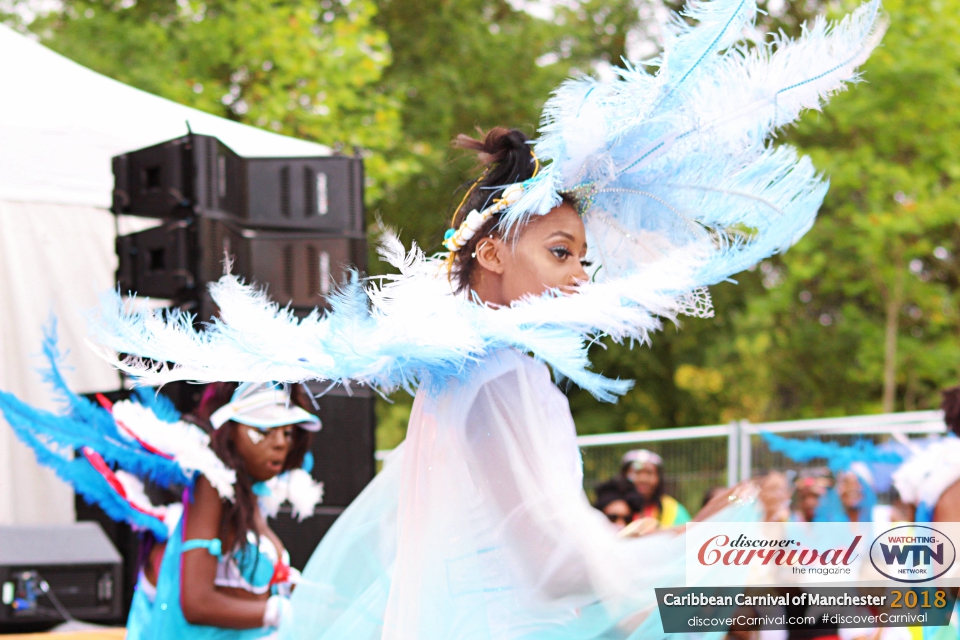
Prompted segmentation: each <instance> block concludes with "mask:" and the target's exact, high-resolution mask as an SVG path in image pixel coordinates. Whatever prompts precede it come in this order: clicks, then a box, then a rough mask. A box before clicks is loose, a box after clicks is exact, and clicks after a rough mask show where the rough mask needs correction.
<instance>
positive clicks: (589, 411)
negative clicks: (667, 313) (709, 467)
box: [571, 0, 960, 432]
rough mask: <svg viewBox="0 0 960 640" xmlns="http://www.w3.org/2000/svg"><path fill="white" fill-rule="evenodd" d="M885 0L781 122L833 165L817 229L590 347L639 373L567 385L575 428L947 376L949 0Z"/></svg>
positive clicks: (900, 389) (954, 143) (875, 389)
mask: <svg viewBox="0 0 960 640" xmlns="http://www.w3.org/2000/svg"><path fill="white" fill-rule="evenodd" d="M847 8H849V7H847ZM886 9H887V11H888V12H889V23H890V27H889V30H888V33H887V35H886V37H885V39H884V43H883V46H881V47H880V48H879V49H878V50H877V51H876V52H875V53H874V55H873V57H872V58H871V60H870V61H869V62H868V64H867V65H866V67H865V68H864V79H865V82H863V83H861V84H859V85H857V86H855V87H853V88H852V89H851V90H850V91H847V92H845V93H843V94H841V95H839V96H837V97H835V98H834V99H833V100H832V101H831V104H830V105H829V106H828V107H827V108H826V110H825V111H824V112H823V113H810V114H808V115H807V116H806V117H805V118H804V119H803V121H802V122H801V124H800V125H799V127H797V128H796V129H795V130H794V131H791V132H789V135H788V137H787V141H788V142H792V143H794V144H797V145H798V146H800V147H801V149H802V150H803V151H805V152H806V153H808V154H810V155H811V156H812V158H813V160H814V162H815V163H816V165H817V166H818V167H819V168H820V169H821V170H823V171H824V172H825V173H826V174H827V175H828V176H829V177H830V178H831V180H832V186H831V190H830V192H829V194H828V195H827V199H826V202H825V204H824V207H823V209H822V210H821V214H820V217H819V220H818V222H817V224H816V225H815V226H814V228H813V230H812V231H811V232H810V233H809V234H808V235H807V237H806V238H804V239H803V240H802V241H801V242H800V243H799V244H798V245H797V246H796V247H794V248H792V249H791V250H790V251H789V252H788V253H786V254H785V255H783V256H779V257H777V258H774V259H771V260H768V261H766V262H764V263H763V264H761V265H759V268H758V269H756V270H754V271H753V272H747V273H743V274H740V275H739V276H737V279H738V280H739V282H740V284H739V285H730V284H726V283H725V284H722V285H720V286H717V287H714V289H713V294H714V301H715V306H716V310H717V315H716V317H715V318H713V319H687V320H686V321H685V322H684V323H683V329H682V330H681V331H679V332H678V331H676V330H675V329H674V328H673V327H670V326H668V327H666V328H665V330H664V331H663V332H661V333H658V334H656V335H654V336H653V342H652V346H651V347H641V348H639V349H637V348H634V349H633V350H628V349H626V348H624V347H620V346H615V345H605V346H608V347H610V348H609V349H606V350H604V349H599V348H598V349H597V350H596V353H595V354H594V357H593V361H594V362H595V363H596V365H597V368H598V369H599V370H602V371H603V372H604V373H606V374H608V375H617V376H620V377H625V378H632V379H635V380H637V385H636V387H635V388H634V389H633V390H632V391H631V392H630V393H628V394H627V396H626V397H625V398H624V399H623V400H622V401H621V402H620V403H618V405H617V406H616V407H614V408H612V409H607V408H604V407H600V406H598V405H597V404H596V403H594V402H593V401H592V400H591V399H589V398H588V397H586V394H584V393H583V392H581V391H573V392H572V393H571V396H572V404H573V406H574V410H575V414H576V416H577V420H578V428H579V429H580V430H581V432H589V431H606V430H620V429H643V428H656V427H669V426H678V425H684V424H708V423H717V422H726V421H729V420H732V419H737V418H747V419H751V420H754V421H760V420H772V419H788V418H799V417H814V416H824V415H843V414H856V413H868V412H874V411H880V410H885V411H889V410H895V409H897V410H900V409H908V410H909V409H915V408H926V407H933V406H936V403H937V390H938V389H940V388H942V387H943V386H945V385H948V384H954V383H955V382H956V377H957V371H958V364H960V358H958V356H960V349H958V344H957V337H958V330H960V322H958V321H960V318H958V313H957V311H958V309H957V303H958V300H957V295H958V290H957V286H958V282H960V281H958V268H960V263H958V260H957V252H958V251H960V246H958V245H957V242H958V240H960V229H958V226H957V220H958V214H960V210H958V208H960V200H958V192H957V186H956V181H957V171H958V167H960V163H958V154H960V151H958V149H960V108H958V106H957V105H958V104H960V64H958V63H960V54H958V52H957V49H956V47H955V45H954V43H956V42H957V41H958V40H960V4H958V3H957V2H956V1H955V0H947V1H945V2H934V3H927V2H919V1H915V0H891V1H890V2H887V3H886ZM795 13H796V9H795V8H794V9H793V10H792V11H791V12H787V13H785V14H782V16H781V17H780V24H777V23H771V24H770V26H772V27H777V28H780V27H783V29H784V30H785V31H788V32H789V31H794V30H795V25H796V24H797V22H798V19H799V18H801V17H802V16H800V15H792V14H795Z"/></svg>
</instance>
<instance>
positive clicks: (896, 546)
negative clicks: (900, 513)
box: [870, 524, 957, 582]
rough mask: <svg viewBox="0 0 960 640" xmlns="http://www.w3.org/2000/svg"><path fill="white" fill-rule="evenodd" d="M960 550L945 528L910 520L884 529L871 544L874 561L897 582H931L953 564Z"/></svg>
mask: <svg viewBox="0 0 960 640" xmlns="http://www.w3.org/2000/svg"><path fill="white" fill-rule="evenodd" d="M956 558H957V550H956V548H955V547H954V546H953V542H952V541H951V540H950V538H948V537H947V536H946V535H944V534H943V533H942V532H941V531H938V530H937V529H933V528H931V527H926V526H922V525H917V524H908V525H903V526H900V527H894V528H893V529H889V530H887V531H884V532H883V533H882V534H880V535H879V536H877V539H876V540H874V541H873V544H872V545H870V562H871V563H872V564H873V567H874V568H875V569H876V570H877V571H879V572H880V573H881V574H883V575H884V576H886V577H888V578H890V579H891V580H896V581H897V582H927V581H929V580H933V579H935V578H939V577H940V576H942V575H943V574H945V573H946V572H947V571H949V570H950V567H952V566H953V563H954V561H955V560H956Z"/></svg>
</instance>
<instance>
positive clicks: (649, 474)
mask: <svg viewBox="0 0 960 640" xmlns="http://www.w3.org/2000/svg"><path fill="white" fill-rule="evenodd" d="M627 477H628V478H629V479H630V481H631V482H633V486H635V487H636V488H637V493H639V494H640V495H641V496H642V497H643V499H644V500H649V499H650V498H652V497H653V494H654V493H655V492H656V490H657V485H659V484H660V473H659V472H658V471H657V465H655V464H653V463H652V462H644V463H643V464H642V465H640V468H639V469H633V468H631V469H630V471H629V472H628V473H627Z"/></svg>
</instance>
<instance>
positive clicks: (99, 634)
mask: <svg viewBox="0 0 960 640" xmlns="http://www.w3.org/2000/svg"><path fill="white" fill-rule="evenodd" d="M126 635H127V630H126V629H124V628H123V627H118V628H116V629H102V630H100V629H98V630H96V631H65V632H63V633H26V634H16V635H0V638H3V640H8V639H14V638H23V639H24V640H27V639H29V640H40V638H46V639H47V640H123V638H124V636H126Z"/></svg>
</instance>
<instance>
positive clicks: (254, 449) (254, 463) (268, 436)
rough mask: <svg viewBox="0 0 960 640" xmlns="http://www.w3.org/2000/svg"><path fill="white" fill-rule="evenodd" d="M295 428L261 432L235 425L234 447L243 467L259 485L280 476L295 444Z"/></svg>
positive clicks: (291, 426)
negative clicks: (292, 445)
mask: <svg viewBox="0 0 960 640" xmlns="http://www.w3.org/2000/svg"><path fill="white" fill-rule="evenodd" d="M293 429H294V426H293V425H286V426H284V427H273V428H271V429H258V428H257V427H251V426H248V425H245V424H238V423H234V426H233V443H234V445H235V446H236V447H237V453H238V454H240V457H241V458H242V459H243V467H244V469H245V470H246V472H247V473H249V474H250V475H251V476H252V477H253V478H254V479H255V480H257V481H258V482H263V481H264V480H269V479H270V478H273V477H275V476H277V475H279V474H280V472H281V471H282V470H283V463H284V462H285V461H286V459H287V454H288V453H289V452H290V446H291V444H292V443H293Z"/></svg>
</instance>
